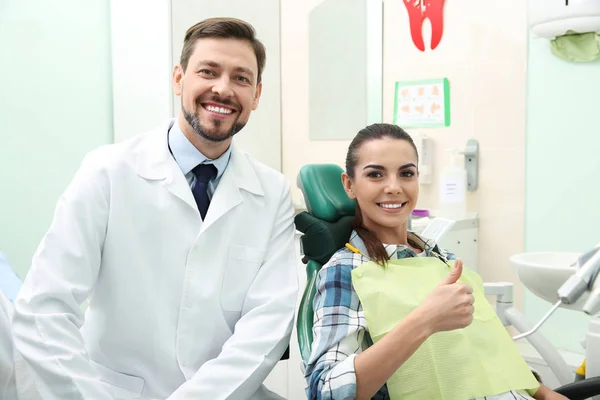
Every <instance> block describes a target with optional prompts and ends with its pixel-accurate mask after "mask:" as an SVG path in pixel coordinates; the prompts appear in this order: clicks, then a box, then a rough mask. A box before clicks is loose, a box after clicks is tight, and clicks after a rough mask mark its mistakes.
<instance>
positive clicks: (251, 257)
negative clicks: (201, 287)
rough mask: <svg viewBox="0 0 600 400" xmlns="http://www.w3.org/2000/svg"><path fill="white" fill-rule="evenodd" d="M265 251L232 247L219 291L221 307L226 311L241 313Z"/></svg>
mask: <svg viewBox="0 0 600 400" xmlns="http://www.w3.org/2000/svg"><path fill="white" fill-rule="evenodd" d="M265 252H266V251H265V250H262V249H259V248H256V247H247V246H238V245H232V246H231V247H230V248H229V257H228V258H227V267H226V270H225V276H224V278H223V287H222V290H221V306H222V307H223V309H224V310H227V311H241V309H242V306H243V304H244V299H245V297H246V293H247V292H248V288H250V285H251V284H252V281H253V280H254V277H255V276H256V274H257V272H258V270H259V268H260V265H261V264H262V262H263V258H264V257H265Z"/></svg>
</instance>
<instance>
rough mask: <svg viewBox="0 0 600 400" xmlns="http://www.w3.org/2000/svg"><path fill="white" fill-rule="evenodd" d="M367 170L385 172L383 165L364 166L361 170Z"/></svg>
mask: <svg viewBox="0 0 600 400" xmlns="http://www.w3.org/2000/svg"><path fill="white" fill-rule="evenodd" d="M367 168H373V169H378V170H381V171H385V167H384V166H383V165H375V164H369V165H367V166H365V167H364V168H363V170H365V169H367Z"/></svg>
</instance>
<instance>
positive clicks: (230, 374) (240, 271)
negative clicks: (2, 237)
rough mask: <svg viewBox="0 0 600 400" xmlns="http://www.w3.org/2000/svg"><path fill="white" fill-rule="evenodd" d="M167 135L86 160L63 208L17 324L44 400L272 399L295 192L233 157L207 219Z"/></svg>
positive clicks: (289, 287) (286, 322)
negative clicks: (267, 387) (268, 381)
mask: <svg viewBox="0 0 600 400" xmlns="http://www.w3.org/2000/svg"><path fill="white" fill-rule="evenodd" d="M170 124H173V121H170ZM170 124H169V125H166V124H165V125H164V126H162V127H160V128H158V129H156V130H154V131H151V132H148V133H146V134H143V135H140V136H137V137H135V138H133V139H130V140H128V141H126V142H123V143H120V144H113V145H108V146H104V147H101V148H99V149H97V150H95V151H92V152H91V153H90V154H88V155H87V156H86V157H85V159H84V161H83V163H82V166H81V168H80V169H79V171H78V172H77V174H76V176H75V178H74V180H73V181H72V183H71V184H70V185H69V186H68V188H67V189H66V191H65V193H64V194H63V195H62V196H61V198H60V200H59V202H58V205H57V208H56V212H55V215H54V220H53V222H52V225H51V226H50V229H49V231H48V233H47V234H46V235H45V237H44V239H43V240H42V242H41V244H40V246H39V248H38V250H37V252H36V254H35V256H34V258H33V264H32V267H31V270H30V272H29V274H28V275H27V277H26V279H25V282H24V285H23V287H22V289H21V291H20V293H19V296H18V298H17V300H16V302H15V316H14V319H13V333H14V339H15V345H16V347H17V349H18V350H19V352H20V353H21V354H22V355H23V357H24V358H25V360H26V361H28V363H29V364H30V365H31V367H32V371H33V374H34V377H35V379H36V382H37V384H38V390H39V391H40V394H41V395H42V397H43V398H44V399H45V400H54V399H56V400H59V399H60V400H64V399H77V400H79V399H81V400H91V399H93V400H109V399H110V400H113V399H127V400H129V399H138V398H140V399H154V398H157V399H168V400H189V399H211V400H216V399H262V398H265V396H266V395H265V393H266V392H265V391H264V387H262V386H261V384H262V382H263V381H264V379H265V378H266V376H267V375H268V374H269V372H270V371H271V369H272V368H273V366H274V365H275V364H276V363H277V361H278V360H279V359H280V357H281V355H282V354H283V352H284V350H285V348H286V346H287V345H288V340H289V336H290V333H291V329H292V323H293V317H294V310H295V302H296V295H297V291H298V281H297V275H296V268H295V254H294V244H293V243H294V225H293V214H294V209H293V206H292V202H291V197H290V187H289V183H288V182H287V181H286V180H285V179H284V177H283V175H282V174H280V173H278V172H276V171H274V170H273V169H271V168H269V167H267V166H265V165H264V164H262V163H260V162H258V161H256V160H255V159H253V158H252V157H250V156H249V155H247V154H245V153H243V152H242V151H241V150H239V149H237V148H236V147H235V146H233V151H232V155H231V159H230V162H229V165H228V167H227V169H226V171H225V173H224V174H223V176H222V178H221V180H220V182H219V186H218V188H217V190H216V192H215V193H214V196H213V198H212V200H211V204H210V208H209V210H208V213H207V215H206V220H205V221H201V218H200V214H199V212H198V209H197V207H196V203H195V201H194V198H193V195H192V192H191V190H190V188H189V186H188V183H187V181H186V179H185V177H184V175H183V174H182V172H181V170H180V169H179V167H178V165H177V163H176V162H175V160H174V159H173V157H172V156H171V155H170V152H169V150H168V147H167V130H168V128H169V126H170ZM48 173H51V171H48ZM88 297H89V306H88V308H87V311H86V312H85V318H84V314H83V313H82V311H81V308H80V305H81V304H82V303H83V302H84V301H85V300H86V299H87V298H88Z"/></svg>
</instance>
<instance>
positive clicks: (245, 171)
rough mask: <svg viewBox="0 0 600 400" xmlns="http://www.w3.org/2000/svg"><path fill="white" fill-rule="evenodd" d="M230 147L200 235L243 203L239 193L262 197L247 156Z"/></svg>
mask: <svg viewBox="0 0 600 400" xmlns="http://www.w3.org/2000/svg"><path fill="white" fill-rule="evenodd" d="M231 146H232V149H231V159H230V160H229V164H228V165H227V169H226V170H225V172H224V173H223V176H222V178H221V180H220V181H219V185H218V186H217V190H216V191H215V193H214V195H213V197H212V199H211V201H210V206H209V208H208V213H207V214H206V219H205V221H204V223H203V224H202V228H201V229H200V233H202V232H204V231H205V230H206V229H208V228H209V227H210V226H211V225H212V224H214V223H215V222H216V221H218V220H219V219H220V218H223V217H224V216H225V215H226V214H227V213H228V212H229V211H230V210H232V209H233V208H235V207H236V206H238V205H239V204H241V203H242V202H243V201H244V196H243V195H242V192H241V191H246V192H249V193H252V194H254V195H257V196H264V191H263V189H262V186H261V184H260V181H259V179H258V176H257V175H256V172H255V167H254V166H253V165H252V163H250V161H249V160H248V155H246V154H245V153H244V152H242V151H241V150H239V149H237V147H236V146H235V145H234V144H232V145H231Z"/></svg>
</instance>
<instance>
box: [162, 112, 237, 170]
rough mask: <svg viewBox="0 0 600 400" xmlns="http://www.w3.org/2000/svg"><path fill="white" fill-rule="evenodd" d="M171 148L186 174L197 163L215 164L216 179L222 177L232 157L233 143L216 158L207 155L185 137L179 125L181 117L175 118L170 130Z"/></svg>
mask: <svg viewBox="0 0 600 400" xmlns="http://www.w3.org/2000/svg"><path fill="white" fill-rule="evenodd" d="M169 149H170V150H171V154H173V158H175V161H176V162H177V165H179V168H180V169H181V172H183V174H184V175H187V174H188V173H190V172H191V171H192V170H193V169H194V168H196V166H197V165H199V164H202V163H204V164H213V165H214V166H215V167H216V168H217V176H216V178H215V179H220V178H221V176H222V175H223V172H225V169H226V168H227V164H228V163H229V158H230V157H231V145H229V147H228V148H227V150H226V151H225V153H223V154H221V156H220V157H219V158H217V159H216V160H211V159H209V158H208V157H206V156H205V155H204V154H202V153H201V152H200V151H199V150H198V149H197V148H196V147H195V146H194V145H193V144H192V142H190V141H189V140H188V138H187V137H185V135H184V134H183V131H182V130H181V128H180V126H179V119H176V120H175V123H174V124H173V126H172V127H171V129H170V130H169Z"/></svg>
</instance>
